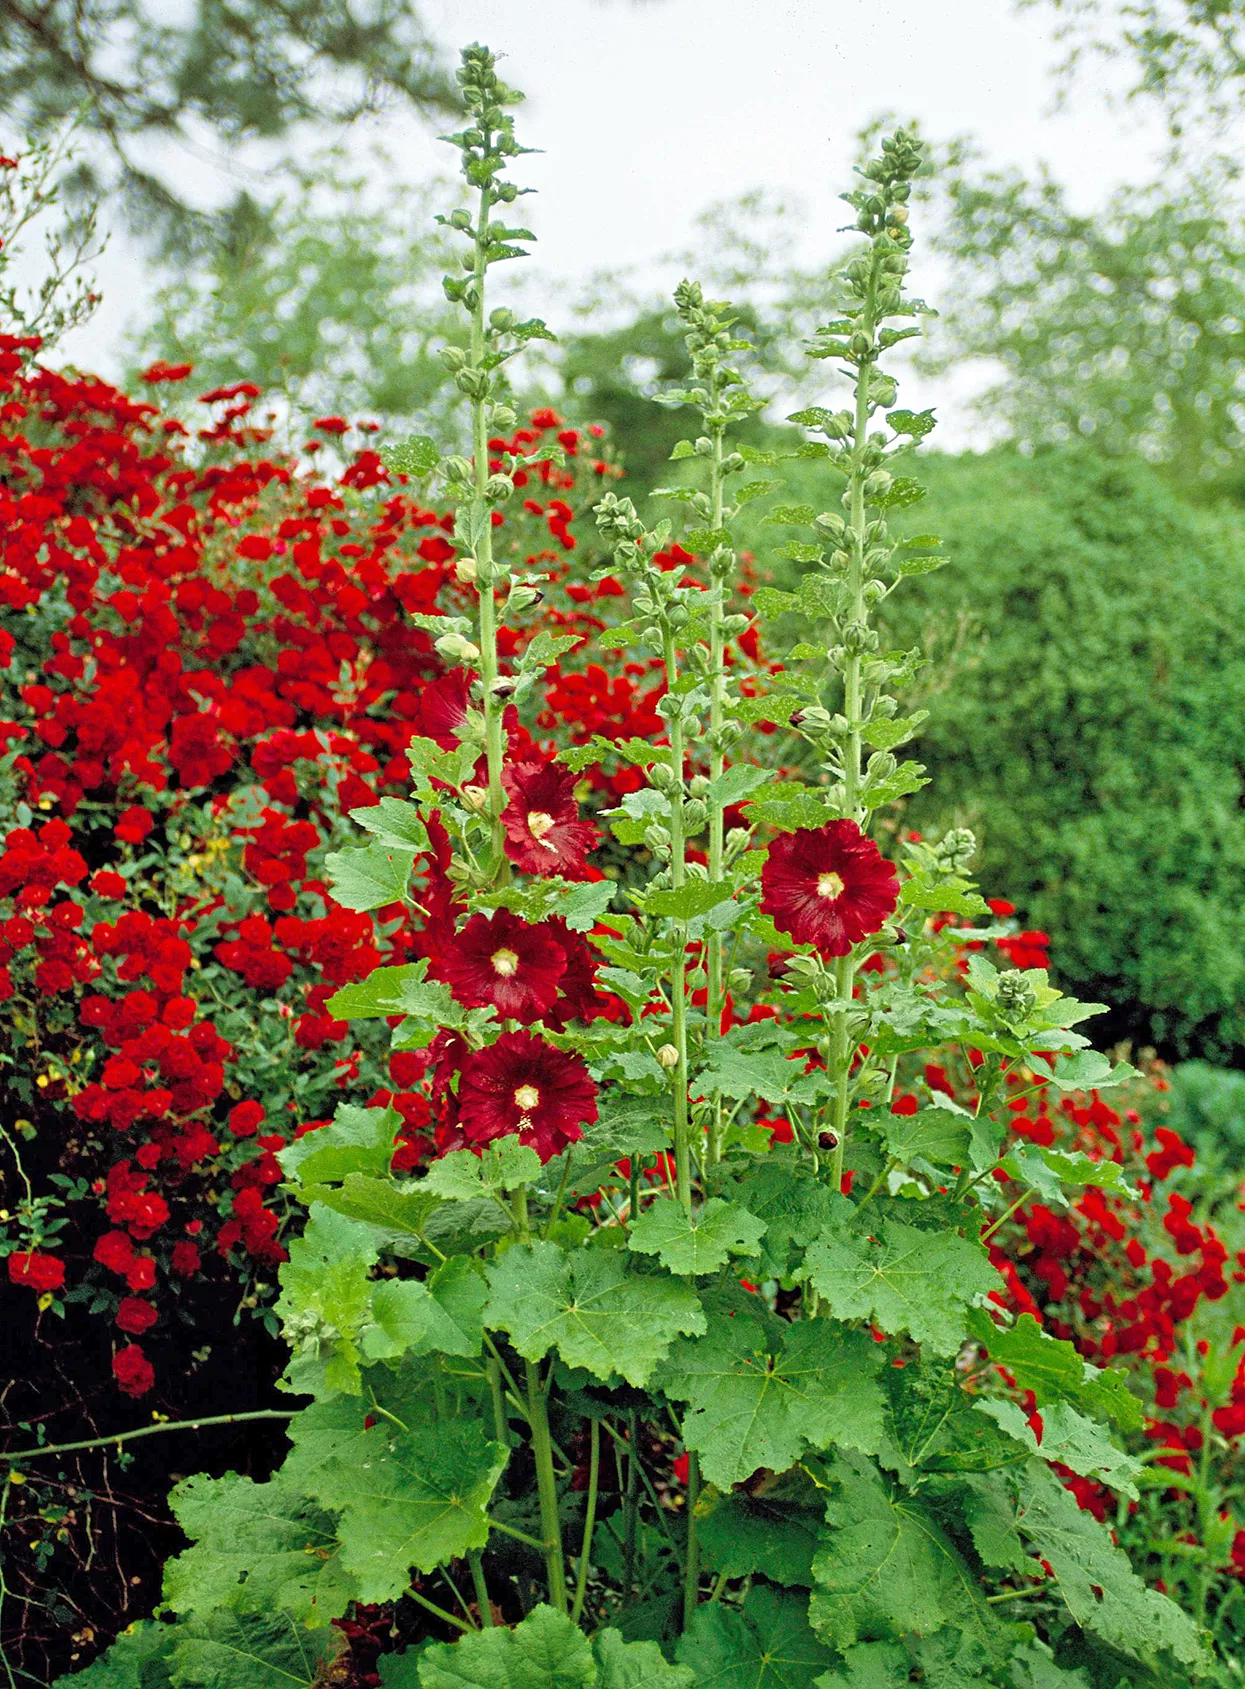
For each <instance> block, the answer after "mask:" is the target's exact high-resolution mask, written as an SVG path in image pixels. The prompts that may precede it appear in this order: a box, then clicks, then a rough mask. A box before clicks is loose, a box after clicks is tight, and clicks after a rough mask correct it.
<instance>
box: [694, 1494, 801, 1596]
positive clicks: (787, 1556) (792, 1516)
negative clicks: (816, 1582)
mask: <svg viewBox="0 0 1245 1689" xmlns="http://www.w3.org/2000/svg"><path fill="white" fill-rule="evenodd" d="M824 1513H825V1500H824V1497H822V1496H821V1495H820V1494H819V1493H818V1491H817V1490H816V1489H814V1487H813V1485H812V1482H811V1481H810V1480H809V1479H808V1478H807V1477H805V1475H804V1474H803V1473H802V1472H800V1471H798V1470H797V1471H794V1472H785V1473H783V1474H781V1475H780V1476H777V1477H771V1478H770V1479H768V1480H767V1481H766V1482H765V1483H762V1484H760V1485H758V1487H757V1489H756V1491H755V1493H752V1492H750V1491H748V1490H746V1489H733V1490H731V1491H729V1492H728V1493H727V1494H725V1495H718V1494H715V1493H714V1492H713V1491H712V1490H706V1491H705V1492H704V1494H703V1498H702V1501H701V1507H700V1533H699V1534H700V1547H701V1552H702V1554H703V1556H704V1561H705V1565H706V1566H707V1567H708V1568H709V1570H710V1571H713V1572H725V1574H726V1576H727V1577H729V1578H744V1577H748V1576H750V1575H751V1574H752V1573H753V1572H760V1573H761V1574H762V1576H763V1577H767V1578H768V1579H769V1580H770V1582H771V1583H780V1584H803V1585H805V1586H809V1585H811V1584H812V1581H813V1555H814V1554H815V1552H816V1550H817V1541H818V1537H819V1535H820V1532H821V1524H822V1516H823V1514H824Z"/></svg>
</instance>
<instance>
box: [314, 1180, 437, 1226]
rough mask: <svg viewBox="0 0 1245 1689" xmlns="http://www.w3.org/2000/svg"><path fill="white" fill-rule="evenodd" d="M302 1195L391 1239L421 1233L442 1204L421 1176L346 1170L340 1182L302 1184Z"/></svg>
mask: <svg viewBox="0 0 1245 1689" xmlns="http://www.w3.org/2000/svg"><path fill="white" fill-rule="evenodd" d="M302 1195H303V1197H304V1198H305V1200H306V1201H308V1202H316V1203H321V1204H323V1206H324V1207H325V1208H331V1209H332V1210H333V1212H334V1213H335V1214H343V1215H345V1216H346V1218H347V1219H350V1220H362V1221H363V1223H364V1224H365V1225H368V1226H375V1228H376V1231H377V1234H378V1235H381V1236H383V1237H385V1238H386V1239H388V1240H390V1241H392V1240H394V1239H397V1238H401V1237H419V1238H422V1237H424V1236H425V1235H426V1233H427V1230H428V1223H429V1221H430V1220H431V1219H432V1217H433V1215H434V1213H435V1212H436V1210H437V1209H438V1208H440V1207H441V1198H440V1197H439V1196H437V1195H436V1194H435V1193H434V1192H433V1191H430V1190H428V1189H427V1188H426V1181H425V1180H423V1179H371V1178H368V1177H367V1176H366V1175H365V1174H362V1173H347V1174H346V1176H345V1177H344V1178H343V1180H342V1182H341V1184H340V1185H316V1184H307V1185H304V1186H303V1191H302Z"/></svg>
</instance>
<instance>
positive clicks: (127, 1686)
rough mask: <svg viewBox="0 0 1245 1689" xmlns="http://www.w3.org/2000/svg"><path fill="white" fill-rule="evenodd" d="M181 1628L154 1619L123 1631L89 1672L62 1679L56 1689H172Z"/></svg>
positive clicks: (88, 1667) (55, 1686)
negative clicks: (171, 1670) (171, 1673)
mask: <svg viewBox="0 0 1245 1689" xmlns="http://www.w3.org/2000/svg"><path fill="white" fill-rule="evenodd" d="M181 1634H182V1632H181V1631H180V1629H178V1628H176V1627H174V1626H172V1625H165V1624H160V1623H159V1622H158V1621H156V1620H154V1619H143V1620H142V1621H141V1622H140V1623H138V1624H135V1625H131V1626H130V1627H129V1629H127V1630H123V1631H122V1632H121V1634H120V1636H118V1638H117V1640H116V1641H115V1642H114V1643H113V1644H112V1646H111V1648H109V1649H108V1650H107V1652H106V1653H103V1654H101V1655H100V1656H99V1658H98V1659H96V1660H93V1661H92V1662H91V1664H90V1665H89V1666H87V1668H86V1670H85V1671H77V1672H71V1673H70V1674H69V1675H68V1676H67V1677H58V1678H57V1679H56V1681H55V1683H53V1684H52V1689H172V1683H173V1679H172V1678H171V1677H170V1676H169V1658H170V1656H171V1654H172V1652H173V1644H174V1643H175V1642H176V1641H177V1640H178V1638H179V1636H180V1635H181Z"/></svg>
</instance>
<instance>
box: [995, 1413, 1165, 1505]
mask: <svg viewBox="0 0 1245 1689" xmlns="http://www.w3.org/2000/svg"><path fill="white" fill-rule="evenodd" d="M974 1407H975V1409H976V1411H977V1412H978V1413H984V1414H987V1415H988V1416H989V1417H990V1418H991V1419H993V1420H994V1422H995V1424H996V1425H998V1426H1000V1427H1001V1428H1002V1430H1004V1431H1005V1432H1006V1433H1007V1435H1008V1436H1009V1437H1010V1438H1012V1440H1013V1441H1014V1442H1017V1443H1020V1444H1021V1445H1022V1447H1024V1448H1027V1449H1028V1450H1029V1452H1030V1453H1031V1454H1037V1455H1040V1456H1041V1457H1042V1459H1043V1460H1050V1461H1055V1462H1057V1463H1058V1464H1060V1465H1063V1466H1067V1467H1070V1468H1071V1470H1072V1471H1073V1472H1076V1473H1079V1475H1080V1476H1081V1477H1082V1478H1093V1479H1096V1480H1097V1482H1099V1483H1102V1484H1109V1485H1110V1486H1111V1488H1112V1489H1113V1490H1119V1491H1120V1492H1121V1494H1123V1495H1126V1496H1128V1497H1129V1498H1130V1500H1132V1501H1136V1500H1137V1484H1136V1478H1137V1476H1138V1474H1139V1473H1140V1472H1141V1471H1142V1467H1141V1465H1140V1463H1139V1462H1138V1461H1136V1460H1134V1459H1133V1457H1132V1456H1131V1455H1130V1454H1125V1453H1124V1451H1123V1450H1122V1449H1117V1448H1116V1446H1115V1444H1114V1443H1113V1442H1112V1441H1111V1439H1110V1438H1109V1437H1108V1436H1107V1434H1106V1432H1105V1431H1104V1430H1103V1429H1102V1427H1101V1426H1100V1425H1095V1424H1094V1422H1093V1420H1092V1419H1086V1418H1085V1417H1084V1415H1083V1414H1079V1413H1078V1412H1077V1411H1076V1409H1075V1408H1074V1407H1069V1405H1068V1403H1067V1402H1052V1403H1051V1404H1050V1406H1049V1407H1045V1408H1043V1409H1042V1410H1041V1419H1042V1438H1041V1441H1040V1442H1039V1441H1038V1438H1037V1434H1036V1433H1035V1431H1034V1429H1033V1427H1032V1426H1031V1425H1030V1423H1029V1420H1028V1416H1027V1415H1026V1414H1025V1412H1024V1410H1023V1409H1022V1408H1021V1407H1019V1406H1018V1405H1017V1403H1015V1402H1012V1401H979V1402H976V1403H974Z"/></svg>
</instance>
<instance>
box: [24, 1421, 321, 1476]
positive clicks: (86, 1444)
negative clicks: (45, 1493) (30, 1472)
mask: <svg viewBox="0 0 1245 1689" xmlns="http://www.w3.org/2000/svg"><path fill="white" fill-rule="evenodd" d="M297 1418H298V1411H297V1409H295V1408H257V1409H256V1410H255V1411H254V1412H253V1413H218V1414H213V1415H212V1416H211V1417H210V1418H208V1419H178V1420H174V1421H172V1422H171V1423H169V1424H167V1425H143V1426H141V1427H140V1428H139V1429H138V1430H137V1431H118V1432H117V1433H116V1434H115V1435H114V1436H112V1437H87V1438H86V1439H85V1440H84V1441H82V1442H80V1443H47V1444H45V1446H44V1447H43V1448H41V1449H11V1450H9V1451H8V1452H7V1453H5V1452H3V1451H0V1460H6V1461H8V1462H9V1464H10V1465H15V1464H16V1463H17V1462H18V1461H19V1460H39V1459H41V1458H42V1456H44V1455H47V1454H74V1453H76V1452H77V1451H78V1450H79V1449H106V1448H111V1447H112V1445H113V1444H114V1443H129V1442H133V1441H134V1439H135V1438H136V1437H159V1436H162V1435H163V1434H164V1432H166V1431H202V1430H205V1429H206V1428H207V1427H208V1426H209V1425H242V1424H245V1423H246V1422H248V1421H253V1420H256V1419H297Z"/></svg>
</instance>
